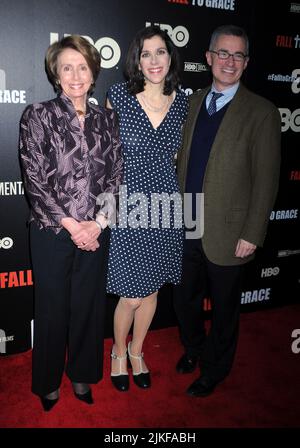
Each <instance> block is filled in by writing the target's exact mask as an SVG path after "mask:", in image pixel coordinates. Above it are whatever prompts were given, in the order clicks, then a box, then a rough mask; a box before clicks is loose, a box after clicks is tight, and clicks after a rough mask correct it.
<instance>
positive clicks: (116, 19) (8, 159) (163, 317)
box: [0, 0, 300, 356]
mask: <svg viewBox="0 0 300 448" xmlns="http://www.w3.org/2000/svg"><path fill="white" fill-rule="evenodd" d="M154 23H155V24H158V25H159V26H160V27H161V28H163V29H165V30H167V31H168V33H169V34H170V36H171V38H172V40H173V42H174V44H175V45H176V46H177V47H178V50H179V53H180V56H181V69H182V70H181V79H182V83H181V88H182V89H183V90H184V91H185V93H186V94H187V95H189V94H191V93H192V92H193V91H195V90H197V89H201V88H203V87H205V86H206V85H208V84H209V83H210V73H209V70H208V67H207V66H206V61H205V50H206V49H207V48H208V44H209V38H210V34H211V32H212V31H213V29H214V28H215V27H216V26H219V25H222V24H229V23H232V24H236V25H240V26H242V27H244V28H245V29H246V31H247V32H248V34H249V37H250V63H249V65H248V68H247V71H246V73H245V74H244V79H243V80H244V83H245V84H246V85H247V86H248V87H249V88H251V89H252V90H254V91H255V92H257V93H259V94H261V95H263V96H265V97H266V98H268V99H270V100H271V101H273V102H274V103H275V105H276V106H277V107H278V109H279V110H280V113H281V118H282V170H281V180H280V189H279V193H278V198H277V201H276V204H275V206H274V210H273V211H272V213H271V215H270V223H269V231H268V236H267V239H266V243H265V246H264V248H263V249H261V250H259V251H258V254H257V257H256V260H255V261H254V262H251V263H250V264H249V265H248V266H247V276H246V279H245V283H244V287H243V292H242V295H241V303H242V310H243V311H253V310H256V309H264V308H265V307H275V306H282V305H285V304H291V303H293V302H296V301H299V297H300V294H299V292H300V285H299V281H300V274H299V265H300V263H299V261H300V238H299V233H300V232H299V221H300V220H299V198H300V156H299V153H300V147H299V146H300V144H299V136H300V134H299V132H300V101H299V98H300V93H299V92H300V3H293V2H290V1H285V0H278V2H277V3H276V5H274V2H260V1H258V0H257V1H250V0H248V1H247V0H85V1H84V2H82V0H51V1H50V0H26V1H24V0H1V1H0V151H1V153H0V154H1V157H0V213H1V220H0V355H3V356H4V355H9V354H14V353H19V352H22V351H25V350H28V349H30V348H31V339H32V321H33V316H34V297H33V289H34V288H33V285H34V278H33V274H32V270H31V264H30V256H29V246H28V228H27V219H28V205H27V201H26V197H25V195H24V190H23V183H22V177H21V173H20V166H19V159H18V134H19V121H20V117H21V114H22V112H23V110H24V109H25V107H26V105H28V104H30V103H33V102H37V101H44V100H48V99H50V98H53V97H54V96H55V94H54V92H53V89H52V87H51V85H50V84H49V82H48V80H47V76H46V73H45V69H44V57H45V52H46V49H47V48H48V46H49V45H50V44H51V43H52V42H54V41H55V40H57V39H60V38H61V37H63V36H64V35H67V34H81V35H82V36H85V37H86V38H87V39H88V40H89V41H90V42H92V43H93V44H94V45H95V47H96V48H97V50H98V51H99V52H100V54H101V57H102V70H101V73H100V77H99V80H98V82H97V88H96V90H95V92H94V94H93V98H94V101H96V102H98V103H99V104H102V105H103V104H104V101H105V96H106V92H107V89H108V87H109V86H110V85H111V84H113V83H115V82H117V81H121V80H123V67H124V61H125V56H126V51H127V49H128V46H129V44H130V42H131V40H132V38H133V36H134V35H135V33H136V32H137V31H138V30H139V29H141V28H143V27H144V26H147V25H150V24H154ZM233 125H234V123H233ZM45 256H47V254H45ZM116 301H117V298H115V297H111V296H108V298H107V320H106V329H105V333H106V336H107V337H109V336H111V334H112V316H113V310H114V307H115V305H116ZM204 306H205V310H207V311H208V312H209V310H210V301H209V298H208V299H207V300H206V302H205V304H204ZM175 323H176V320H175V316H174V312H173V309H172V290H171V287H169V286H165V287H163V288H162V290H161V292H160V295H159V306H158V309H157V313H156V316H155V318H154V321H153V324H152V328H162V327H165V326H169V325H174V324H175Z"/></svg>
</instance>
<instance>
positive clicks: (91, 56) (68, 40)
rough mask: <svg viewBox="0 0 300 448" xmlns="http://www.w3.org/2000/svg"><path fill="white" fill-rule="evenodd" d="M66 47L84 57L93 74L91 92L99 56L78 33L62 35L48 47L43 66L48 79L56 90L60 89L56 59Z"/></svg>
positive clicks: (98, 69)
mask: <svg viewBox="0 0 300 448" xmlns="http://www.w3.org/2000/svg"><path fill="white" fill-rule="evenodd" d="M68 48H71V49H72V50H76V51H78V52H79V53H81V54H82V56H83V57H84V58H85V60H86V62H87V64H88V66H89V68H90V70H91V72H92V75H93V83H92V85H91V87H90V89H89V92H88V93H91V92H92V91H93V90H94V87H95V83H96V80H97V78H98V75H99V72H100V64H101V57H100V54H99V52H98V51H97V50H96V48H95V47H94V46H93V45H92V44H90V43H89V42H88V41H87V40H86V39H85V38H84V37H81V36H79V35H78V34H72V35H71V36H67V37H64V38H63V39H61V40H59V41H58V42H54V43H53V44H51V45H50V47H49V48H48V50H47V53H46V59H45V66H46V72H47V75H48V78H49V81H50V82H51V84H52V85H53V87H54V89H55V91H56V92H60V91H61V86H60V83H59V78H58V73H57V60H58V56H59V55H60V53H62V52H63V51H64V50H66V49H68Z"/></svg>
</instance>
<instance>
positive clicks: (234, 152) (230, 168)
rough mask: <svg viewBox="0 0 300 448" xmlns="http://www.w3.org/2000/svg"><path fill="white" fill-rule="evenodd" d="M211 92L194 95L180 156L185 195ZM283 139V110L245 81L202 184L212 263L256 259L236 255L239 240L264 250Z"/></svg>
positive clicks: (205, 244)
mask: <svg viewBox="0 0 300 448" xmlns="http://www.w3.org/2000/svg"><path fill="white" fill-rule="evenodd" d="M209 90H210V87H209V88H206V89H203V90H201V91H197V92H195V93H194V94H193V95H191V96H190V107H189V113H188V116H187V121H186V124H185V127H184V132H183V143H182V147H181V149H180V151H179V153H178V157H177V170H178V179H179V184H180V189H181V191H182V192H184V189H185V183H186V175H187V168H188V161H189V155H190V148H191V144H192V139H193V132H194V128H195V124H196V121H197V117H198V113H199V111H200V108H201V105H202V101H203V100H204V98H205V96H206V94H207V93H208V91H209ZM280 137H281V118H280V114H279V112H278V109H277V108H276V107H275V106H274V105H273V104H272V103H271V102H270V101H268V100H266V99H265V98H263V97H261V96H258V95H256V94H254V93H252V92H250V91H249V90H248V89H246V87H244V86H243V85H242V84H241V83H240V86H239V88H238V91H237V93H236V94H235V96H234V98H233V99H232V101H231V103H230V105H229V107H228V109H227V111H226V113H225V115H224V118H223V120H222V122H221V124H220V127H219V129H218V132H217V134H216V137H215V140H214V143H213V145H212V148H211V152H210V156H209V160H208V163H207V166H206V170H205V175H204V181H203V190H202V191H203V192H204V234H203V236H202V245H203V249H204V252H205V254H206V256H207V258H208V259H209V260H210V261H211V262H213V263H215V264H218V265H222V266H226V265H228V266H229V265H238V264H244V263H247V262H248V261H250V260H251V259H252V258H253V257H254V255H252V256H249V257H247V258H244V259H242V258H237V257H235V255H234V253H235V248H236V244H237V242H238V239H239V238H242V239H244V240H246V241H249V242H251V243H253V244H255V245H257V246H262V244H263V242H264V239H265V235H266V231H267V226H268V222H269V217H270V213H271V211H272V207H273V205H274V202H275V199H276V194H277V189H278V182H279V173H280ZM199 151H201V148H199ZM199 191H201V186H200V185H199Z"/></svg>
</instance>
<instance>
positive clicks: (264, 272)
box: [261, 266, 280, 277]
mask: <svg viewBox="0 0 300 448" xmlns="http://www.w3.org/2000/svg"><path fill="white" fill-rule="evenodd" d="M279 271H280V269H279V267H278V266H276V267H275V268H265V269H262V270H261V277H271V276H272V275H274V276H275V275H278V274H279Z"/></svg>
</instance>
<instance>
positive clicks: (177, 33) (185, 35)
mask: <svg viewBox="0 0 300 448" xmlns="http://www.w3.org/2000/svg"><path fill="white" fill-rule="evenodd" d="M153 25H157V26H159V27H160V28H161V29H162V30H165V31H167V33H168V34H169V36H170V37H171V39H172V41H173V43H174V45H176V47H184V46H185V45H186V44H187V43H188V41H189V39H190V35H189V32H188V30H187V29H186V28H185V27H184V26H181V25H178V26H176V27H175V28H172V27H171V26H170V25H167V24H166V23H154V24H153ZM145 26H151V22H146V25H145Z"/></svg>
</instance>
